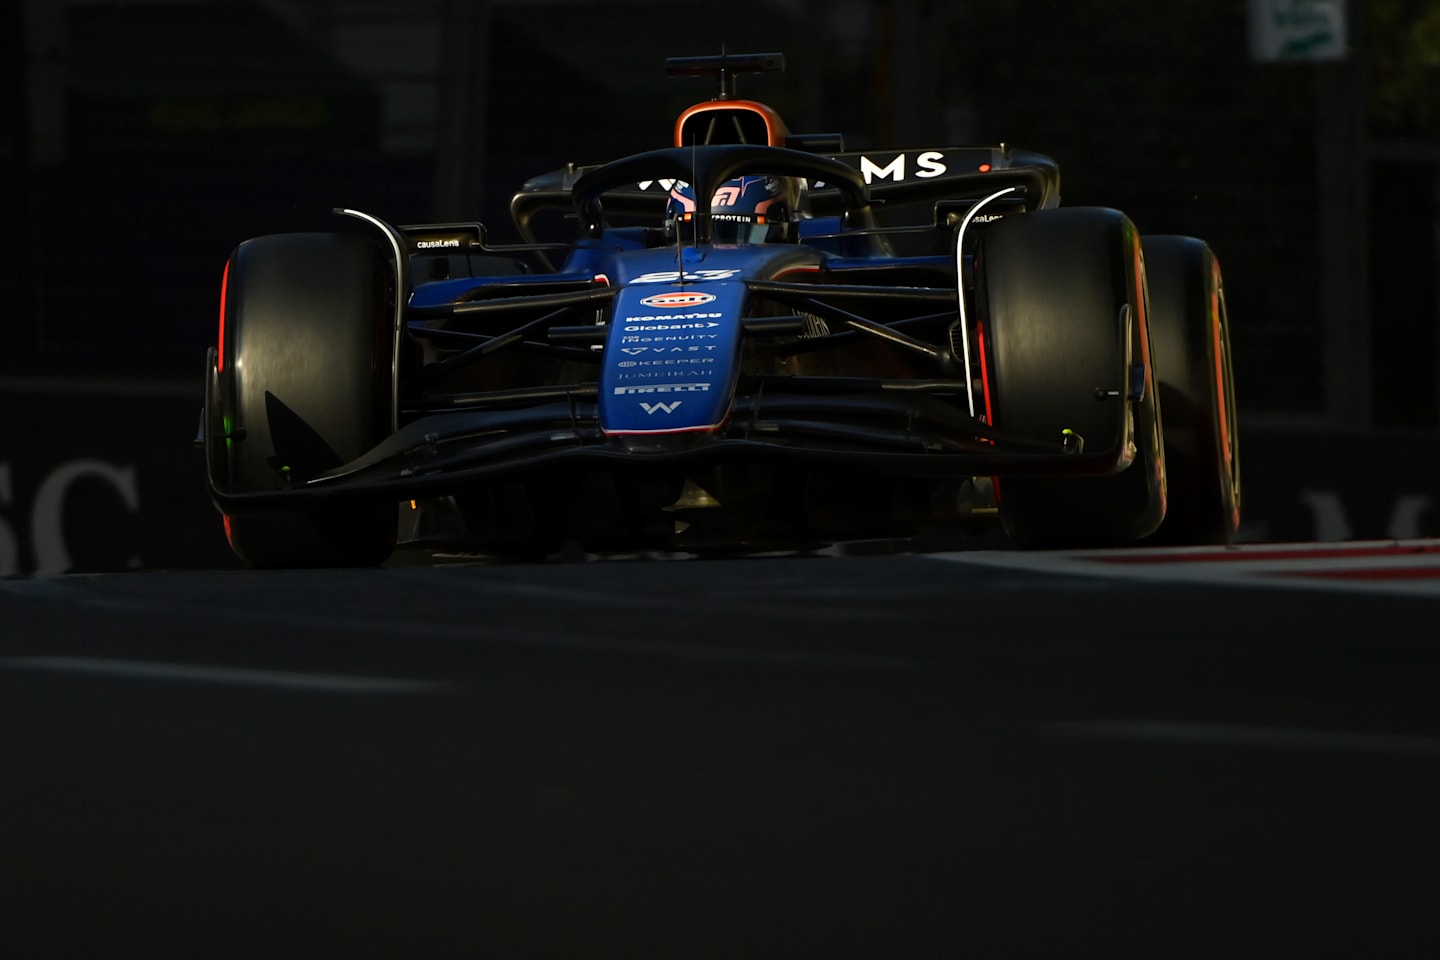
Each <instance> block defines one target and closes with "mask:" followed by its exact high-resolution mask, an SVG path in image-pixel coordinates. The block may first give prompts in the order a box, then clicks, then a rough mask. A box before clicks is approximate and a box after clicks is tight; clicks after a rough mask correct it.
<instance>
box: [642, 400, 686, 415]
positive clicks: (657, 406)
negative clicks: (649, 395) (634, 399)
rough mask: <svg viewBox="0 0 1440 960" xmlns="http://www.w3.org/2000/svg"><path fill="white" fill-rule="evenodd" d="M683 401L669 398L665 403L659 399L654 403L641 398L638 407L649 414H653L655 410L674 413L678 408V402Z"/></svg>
mask: <svg viewBox="0 0 1440 960" xmlns="http://www.w3.org/2000/svg"><path fill="white" fill-rule="evenodd" d="M684 402H685V401H684V400H671V401H670V402H668V403H667V402H665V401H664V400H659V401H656V402H655V403H646V402H645V401H644V400H641V401H640V409H641V410H644V411H645V412H646V413H647V414H649V415H651V416H654V415H655V413H656V412H657V411H658V412H660V413H674V412H675V411H676V410H677V409H679V407H680V404H682V403H684Z"/></svg>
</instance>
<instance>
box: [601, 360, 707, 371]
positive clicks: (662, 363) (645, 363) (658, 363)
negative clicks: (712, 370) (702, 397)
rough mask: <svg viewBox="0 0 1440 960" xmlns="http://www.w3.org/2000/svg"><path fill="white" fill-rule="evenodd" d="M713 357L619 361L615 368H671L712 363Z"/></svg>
mask: <svg viewBox="0 0 1440 960" xmlns="http://www.w3.org/2000/svg"><path fill="white" fill-rule="evenodd" d="M714 362H715V358H714V357H670V358H668V359H666V360H621V361H620V362H619V364H617V366H619V367H620V368H622V369H625V370H628V369H630V368H631V367H673V366H675V365H676V364H682V363H714Z"/></svg>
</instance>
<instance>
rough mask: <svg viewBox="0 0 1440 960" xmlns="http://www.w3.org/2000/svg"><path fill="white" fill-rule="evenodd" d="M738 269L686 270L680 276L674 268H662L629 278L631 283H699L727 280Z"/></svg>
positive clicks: (737, 271)
mask: <svg viewBox="0 0 1440 960" xmlns="http://www.w3.org/2000/svg"><path fill="white" fill-rule="evenodd" d="M739 272H740V271H739V270H696V271H694V272H693V273H690V272H687V273H686V274H685V275H684V276H681V275H680V273H679V272H677V271H675V270H662V271H660V272H659V273H645V274H641V275H640V276H638V277H636V278H635V279H634V280H631V281H630V282H631V283H678V282H679V281H681V280H684V281H685V282H686V283H699V282H701V281H703V280H728V279H730V278H731V277H733V276H735V275H736V274H737V273H739Z"/></svg>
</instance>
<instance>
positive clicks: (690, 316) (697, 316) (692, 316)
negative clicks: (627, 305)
mask: <svg viewBox="0 0 1440 960" xmlns="http://www.w3.org/2000/svg"><path fill="white" fill-rule="evenodd" d="M723 316H725V314H723V313H672V314H668V315H667V314H663V313H660V314H656V315H654V316H644V315H643V314H642V315H641V316H638V317H626V318H625V319H624V320H623V321H621V322H622V323H671V322H673V321H676V320H719V319H720V318H721V317H723ZM710 326H712V327H718V326H719V324H718V323H712V324H710Z"/></svg>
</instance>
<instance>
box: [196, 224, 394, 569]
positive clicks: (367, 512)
mask: <svg viewBox="0 0 1440 960" xmlns="http://www.w3.org/2000/svg"><path fill="white" fill-rule="evenodd" d="M392 274H393V270H392V269H391V267H390V265H389V263H388V260H387V259H386V257H385V256H384V255H383V254H382V252H381V250H380V248H379V246H378V245H376V244H375V243H373V242H371V241H370V240H368V239H367V238H364V237H361V236H354V235H349V234H332V233H296V234H277V235H272V236H265V237H257V238H255V239H252V240H247V241H246V242H244V243H242V244H241V245H240V246H239V247H237V248H236V249H235V252H234V253H233V254H232V255H231V258H230V262H229V265H228V268H227V273H226V279H225V293H224V296H223V301H224V302H223V304H222V307H221V309H222V311H223V318H222V324H223V328H222V336H221V343H220V346H219V353H218V357H217V364H216V367H217V368H218V369H215V370H214V371H213V372H212V376H213V378H214V379H213V381H212V383H213V388H212V391H211V392H212V394H213V397H214V399H213V402H214V404H215V406H216V407H217V409H216V410H214V411H211V412H210V414H209V415H208V416H207V424H208V425H209V426H208V427H207V445H209V446H210V447H211V450H210V451H209V454H208V455H209V457H210V464H211V466H210V469H211V472H212V474H213V475H214V476H215V478H216V480H217V483H218V484H219V485H222V486H223V487H224V489H225V492H229V493H238V494H243V493H251V492H260V491H274V490H277V489H283V488H285V487H287V486H291V485H293V484H295V483H297V482H303V481H305V480H307V479H309V478H311V477H313V476H316V475H318V474H321V473H323V472H325V471H327V470H330V469H333V468H335V467H337V466H340V465H341V464H344V463H347V462H349V461H350V460H353V459H354V458H356V457H357V456H359V455H360V454H362V453H364V452H365V451H366V450H369V449H370V448H371V447H373V446H374V445H375V444H376V443H378V442H379V441H380V440H381V439H383V438H384V437H385V436H386V435H387V434H388V433H389V431H390V424H391V416H392V415H391V406H392V398H391V380H392V373H391V363H390V356H391V353H392V352H393V348H392V346H391V336H392V333H391V329H390V327H391V325H390V321H389V310H390V307H391V304H392V303H393V300H392V297H393V296H394V294H393V291H392V287H393V280H392ZM217 428H218V429H217ZM396 529H397V515H396V504H394V503H388V504H381V505H377V504H370V503H365V504H360V505H346V506H343V507H330V506H311V505H306V506H304V507H300V506H297V507H294V508H283V509H275V510H270V509H267V510H266V511H265V512H260V513H250V512H248V511H247V512H239V513H235V514H234V515H231V514H226V515H225V532H226V536H227V538H228V539H229V541H230V546H231V548H232V549H233V550H234V551H235V553H236V554H237V555H238V556H239V557H240V559H241V560H243V561H244V562H245V563H246V564H247V565H249V566H252V567H322V566H323V567H342V566H343V567H355V566H374V565H377V564H379V563H382V562H384V561H385V559H386V558H387V557H389V555H390V554H391V552H392V551H393V550H394V547H395V538H396Z"/></svg>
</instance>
